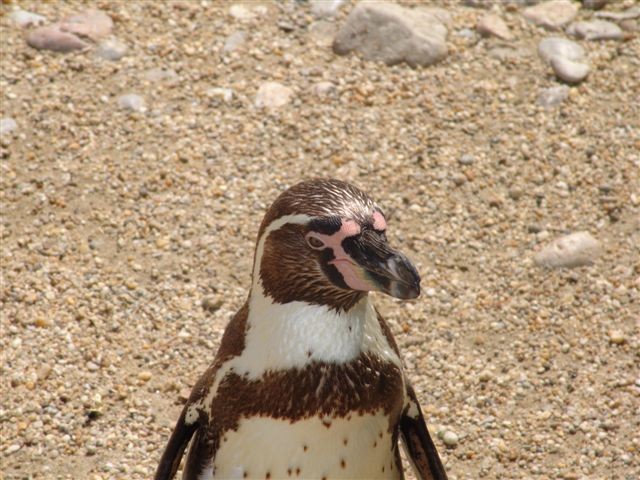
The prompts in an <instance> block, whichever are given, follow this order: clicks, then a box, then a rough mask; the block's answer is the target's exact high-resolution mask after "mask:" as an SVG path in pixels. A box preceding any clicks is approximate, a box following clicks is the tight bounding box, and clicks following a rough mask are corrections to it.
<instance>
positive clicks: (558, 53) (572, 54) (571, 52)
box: [538, 37, 585, 65]
mask: <svg viewBox="0 0 640 480" xmlns="http://www.w3.org/2000/svg"><path fill="white" fill-rule="evenodd" d="M538 54H539V55H540V58H542V60H543V61H544V62H545V63H547V64H549V65H550V64H551V59H552V58H554V57H564V58H566V59H568V60H573V61H574V62H581V61H583V60H584V57H585V53H584V48H582V46H580V45H579V44H577V43H576V42H574V41H571V40H567V39H566V38H560V37H547V38H545V39H543V40H541V41H540V43H539V44H538Z"/></svg>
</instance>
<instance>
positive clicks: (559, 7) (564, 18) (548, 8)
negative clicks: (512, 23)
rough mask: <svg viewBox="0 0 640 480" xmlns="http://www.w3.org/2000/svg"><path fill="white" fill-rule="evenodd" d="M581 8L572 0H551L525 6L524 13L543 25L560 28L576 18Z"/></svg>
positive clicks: (534, 21)
mask: <svg viewBox="0 0 640 480" xmlns="http://www.w3.org/2000/svg"><path fill="white" fill-rule="evenodd" d="M579 9H580V5H579V4H578V3H577V2H574V1H571V0H550V1H548V2H543V3H540V4H538V5H534V6H531V7H527V8H525V9H524V11H523V12H522V15H523V16H524V18H526V19H527V20H529V21H530V22H533V23H535V24H536V25H540V26H541V27H544V28H547V29H549V30H560V29H561V28H562V27H564V26H565V25H567V24H568V23H570V22H571V21H572V20H573V19H574V18H576V15H577V14H578V10H579Z"/></svg>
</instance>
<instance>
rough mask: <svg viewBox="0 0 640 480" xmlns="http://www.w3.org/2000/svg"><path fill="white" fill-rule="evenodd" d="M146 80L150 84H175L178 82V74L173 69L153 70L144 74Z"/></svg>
mask: <svg viewBox="0 0 640 480" xmlns="http://www.w3.org/2000/svg"><path fill="white" fill-rule="evenodd" d="M144 78H145V79H146V80H148V81H150V82H168V83H173V82H176V81H177V80H178V74H177V73H176V72H175V71H174V70H171V69H163V68H152V69H150V70H147V71H146V72H145V73H144Z"/></svg>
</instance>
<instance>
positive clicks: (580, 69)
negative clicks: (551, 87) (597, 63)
mask: <svg viewBox="0 0 640 480" xmlns="http://www.w3.org/2000/svg"><path fill="white" fill-rule="evenodd" d="M551 68H553V71H554V73H555V74H556V76H557V77H558V78H559V79H560V80H563V81H565V82H567V83H572V84H573V83H580V82H581V81H583V80H584V79H585V78H587V76H588V75H589V72H590V71H591V69H590V67H589V65H587V64H586V63H580V62H574V61H573V60H569V59H568V58H564V57H553V58H552V59H551Z"/></svg>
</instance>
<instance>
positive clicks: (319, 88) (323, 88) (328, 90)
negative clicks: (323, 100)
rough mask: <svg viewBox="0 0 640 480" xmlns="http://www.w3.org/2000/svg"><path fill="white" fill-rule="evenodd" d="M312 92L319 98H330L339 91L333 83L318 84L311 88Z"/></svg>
mask: <svg viewBox="0 0 640 480" xmlns="http://www.w3.org/2000/svg"><path fill="white" fill-rule="evenodd" d="M311 91H312V92H313V93H314V95H316V96H317V97H329V96H332V95H335V93H336V92H337V89H336V86H335V85H334V84H333V83H331V82H318V83H316V84H314V85H313V87H311Z"/></svg>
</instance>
